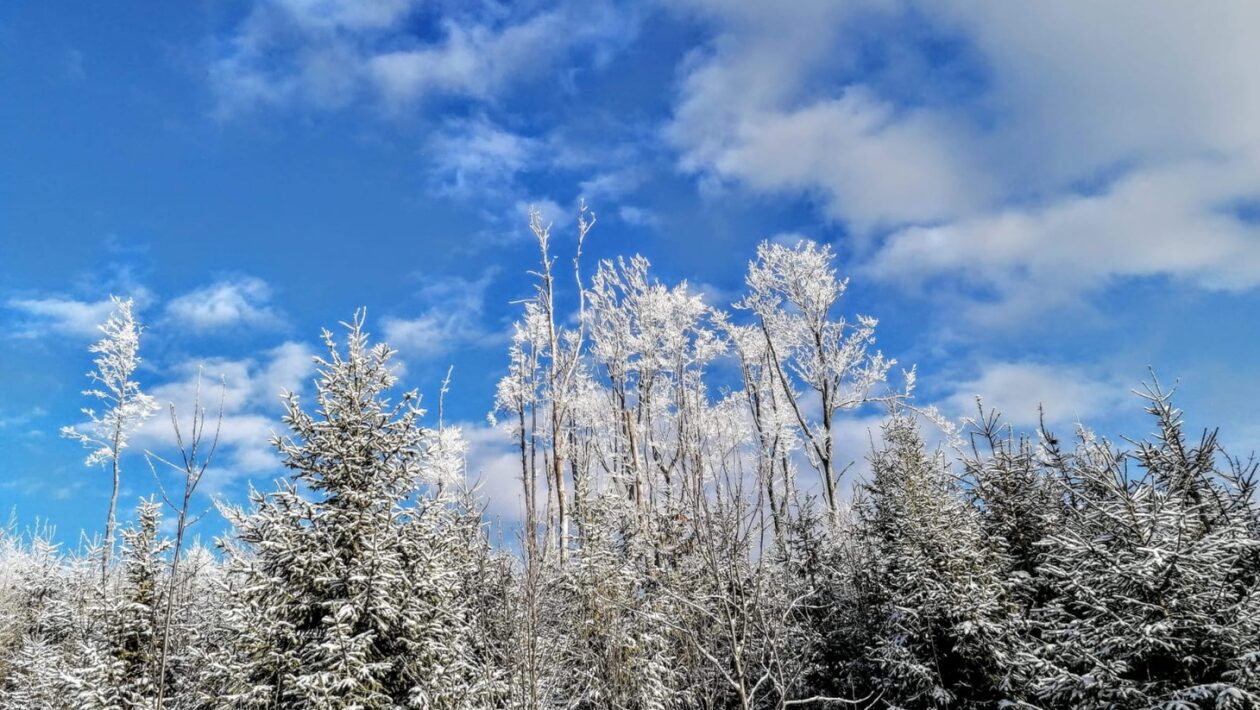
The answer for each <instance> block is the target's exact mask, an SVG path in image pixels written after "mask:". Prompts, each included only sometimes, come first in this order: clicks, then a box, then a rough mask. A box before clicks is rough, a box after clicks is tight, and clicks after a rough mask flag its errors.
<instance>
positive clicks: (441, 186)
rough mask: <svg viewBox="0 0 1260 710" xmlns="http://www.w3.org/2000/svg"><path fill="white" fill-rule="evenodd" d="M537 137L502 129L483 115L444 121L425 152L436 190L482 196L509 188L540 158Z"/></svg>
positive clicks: (467, 195)
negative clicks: (474, 117) (449, 121)
mask: <svg viewBox="0 0 1260 710" xmlns="http://www.w3.org/2000/svg"><path fill="white" fill-rule="evenodd" d="M540 148H541V143H540V141H538V140H537V139H534V138H530V137H527V136H522V135H519V134H516V133H512V132H510V131H506V130H504V129H502V128H500V127H498V126H496V125H494V124H493V123H491V122H490V121H489V120H487V119H486V118H485V117H484V116H483V117H479V118H476V119H472V120H467V121H457V122H451V123H448V124H447V126H446V128H445V130H443V131H441V132H439V133H437V134H436V135H434V136H433V137H432V138H430V140H429V142H428V146H427V151H426V154H427V155H428V156H429V157H430V158H431V159H432V161H433V162H432V164H431V165H430V166H429V169H430V172H432V173H433V175H434V176H435V178H436V179H437V181H438V184H437V188H438V190H439V191H440V192H443V193H445V194H450V195H458V196H460V197H473V196H478V197H482V198H484V197H486V196H487V195H490V194H494V193H495V192H501V191H505V190H507V189H509V188H511V187H513V183H514V181H515V178H516V175H517V174H518V173H520V172H522V171H524V170H527V169H529V167H530V165H531V163H533V162H534V161H536V160H538V159H540V158H541V153H540Z"/></svg>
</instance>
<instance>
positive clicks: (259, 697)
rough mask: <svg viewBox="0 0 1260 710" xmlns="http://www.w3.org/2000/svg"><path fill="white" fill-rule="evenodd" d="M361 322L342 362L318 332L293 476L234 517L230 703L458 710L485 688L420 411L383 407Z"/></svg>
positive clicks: (383, 390)
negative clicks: (236, 642)
mask: <svg viewBox="0 0 1260 710" xmlns="http://www.w3.org/2000/svg"><path fill="white" fill-rule="evenodd" d="M362 326H363V320H362V317H361V316H359V317H356V319H355V320H354V321H353V323H351V324H348V325H347V326H346V327H347V331H348V337H347V345H346V351H345V352H344V353H342V352H341V351H340V349H339V348H338V347H337V344H336V343H335V342H334V340H333V336H332V334H331V333H329V332H327V331H325V333H324V341H325V343H326V345H327V347H328V353H329V354H328V357H327V358H321V359H319V360H317V362H318V365H319V378H318V380H317V383H316V384H317V388H318V391H317V394H316V408H315V410H314V411H313V412H306V411H304V410H303V409H302V408H301V406H300V404H299V401H298V398H297V397H296V396H295V395H292V394H290V395H288V396H287V398H286V408H287V413H286V415H285V417H284V421H285V423H286V424H287V425H288V427H289V429H290V434H289V435H288V436H284V437H278V438H277V439H276V442H275V443H276V447H277V449H278V450H279V451H280V453H281V455H282V456H283V457H284V463H285V466H286V467H287V468H288V469H289V470H290V472H291V473H290V478H289V480H287V481H285V482H284V483H282V484H281V486H280V487H279V489H278V490H277V491H276V492H274V493H271V494H268V495H262V494H258V493H255V494H253V496H252V499H253V502H254V510H253V511H252V512H248V513H246V512H244V511H239V510H237V511H229V515H230V517H231V518H232V519H233V520H234V522H235V524H236V526H237V533H238V535H239V537H240V539H241V541H242V542H243V543H244V544H245V546H246V548H247V549H246V551H245V553H244V554H242V553H241V552H240V551H236V550H235V549H234V548H229V550H230V551H233V552H234V554H233V559H234V563H235V567H236V569H237V573H238V574H239V575H241V577H242V578H243V582H242V585H241V586H240V588H239V594H240V595H241V601H242V606H241V609H240V610H239V613H240V615H241V619H240V622H239V623H240V624H241V628H242V629H243V638H242V642H243V644H244V646H243V648H241V649H240V650H239V655H238V656H237V658H236V661H238V662H239V663H240V664H241V665H240V667H239V668H237V669H234V671H233V672H234V673H235V675H236V681H235V682H236V687H235V688H234V689H233V691H232V693H231V694H230V696H229V697H230V699H231V701H232V702H233V703H237V704H240V705H246V706H253V707H284V708H312V709H313V708H320V709H323V708H351V707H354V708H396V707H418V708H461V707H478V706H479V705H480V702H481V697H482V695H483V694H484V693H485V692H486V688H485V687H484V685H485V684H484V675H483V674H482V673H481V672H480V669H478V668H477V661H478V659H477V657H476V655H475V654H474V652H473V648H472V647H471V644H470V634H471V631H470V629H471V625H472V622H471V620H470V619H469V618H468V609H467V607H466V605H465V600H464V599H462V598H461V597H460V596H459V590H460V582H461V574H462V573H463V572H464V571H465V570H464V569H462V568H461V566H460V563H459V559H460V558H459V557H458V556H457V555H455V554H453V553H454V552H455V551H456V549H457V547H458V545H459V542H460V537H459V535H458V534H456V531H455V528H454V525H455V519H454V516H453V514H452V511H451V506H450V505H449V503H450V502H449V500H447V499H444V498H442V497H441V496H439V495H437V494H434V493H433V492H432V489H431V488H430V489H429V490H428V491H426V492H422V491H421V490H420V487H421V483H422V482H423V481H425V480H426V476H427V475H428V474H429V473H430V471H429V463H430V460H431V455H430V451H429V449H430V442H431V437H430V436H429V435H428V434H427V433H426V432H425V431H423V430H421V429H420V427H419V419H420V417H421V415H422V413H423V412H422V410H421V409H420V408H419V406H418V402H417V397H416V394H415V393H414V392H407V393H405V394H403V395H402V396H401V398H400V399H399V401H397V402H396V403H392V402H391V401H390V399H389V394H390V392H391V390H392V388H393V386H394V384H395V376H394V373H393V369H392V366H391V358H392V357H393V355H394V351H392V350H390V349H389V347H388V346H386V345H383V344H382V345H377V346H374V347H369V345H368V339H367V335H366V334H365V333H364V332H363V327H362ZM308 495H309V498H308Z"/></svg>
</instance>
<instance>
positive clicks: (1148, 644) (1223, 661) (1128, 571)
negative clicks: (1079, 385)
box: [1031, 385, 1260, 708]
mask: <svg viewBox="0 0 1260 710" xmlns="http://www.w3.org/2000/svg"><path fill="white" fill-rule="evenodd" d="M1145 397H1146V399H1147V402H1148V411H1149V412H1150V414H1151V415H1152V417H1153V418H1154V420H1155V423H1156V427H1157V429H1156V434H1155V436H1154V438H1153V440H1148V441H1139V442H1137V444H1136V448H1135V450H1133V451H1132V452H1124V451H1120V450H1117V449H1116V448H1115V447H1113V446H1112V445H1111V444H1110V443H1109V442H1107V441H1106V440H1105V439H1099V438H1096V437H1095V436H1094V435H1093V434H1091V433H1090V432H1088V431H1087V430H1084V429H1081V431H1080V433H1079V444H1078V446H1077V448H1076V450H1075V451H1070V452H1064V451H1062V450H1061V449H1060V448H1059V447H1058V445H1057V443H1056V442H1054V441H1053V440H1052V439H1051V440H1048V441H1047V450H1046V452H1045V457H1046V460H1047V465H1048V466H1050V467H1051V468H1052V469H1053V470H1054V472H1055V475H1056V476H1057V478H1058V480H1059V482H1060V484H1061V485H1062V487H1063V495H1064V498H1065V500H1066V502H1067V509H1066V514H1065V520H1064V524H1063V525H1062V526H1060V527H1058V528H1056V529H1054V530H1053V531H1051V532H1050V533H1049V534H1048V535H1047V536H1046V539H1045V540H1044V541H1043V542H1042V543H1041V544H1042V545H1043V546H1044V547H1045V557H1044V561H1043V562H1042V564H1041V567H1040V570H1041V573H1042V574H1044V575H1046V576H1047V577H1048V578H1049V579H1050V581H1051V582H1052V583H1053V585H1054V591H1055V594H1054V597H1053V598H1052V599H1050V600H1049V601H1048V602H1047V603H1046V604H1045V606H1044V607H1043V608H1042V609H1040V611H1039V615H1040V619H1039V621H1040V626H1041V634H1040V636H1039V637H1038V638H1036V639H1032V643H1033V649H1034V651H1033V654H1034V658H1033V659H1032V661H1031V663H1032V665H1033V667H1034V669H1035V674H1036V678H1037V686H1036V690H1037V693H1038V695H1039V696H1040V698H1041V700H1042V702H1045V703H1048V704H1051V705H1054V706H1059V707H1065V706H1068V705H1070V706H1072V707H1081V708H1103V707H1119V706H1122V707H1164V708H1250V707H1256V706H1257V705H1258V704H1260V685H1258V684H1257V681H1258V680H1260V679H1258V678H1257V673H1256V671H1257V661H1260V657H1257V654H1256V649H1257V648H1260V587H1258V585H1260V540H1258V539H1257V537H1256V520H1257V510H1256V504H1255V475H1256V466H1255V465H1254V464H1246V463H1243V462H1241V461H1238V460H1235V459H1230V458H1229V457H1227V456H1226V455H1225V454H1224V453H1223V452H1222V451H1221V448H1220V445H1219V443H1218V441H1217V438H1216V433H1215V432H1207V433H1205V434H1204V436H1203V437H1202V438H1201V439H1200V440H1199V441H1198V442H1196V443H1192V442H1190V441H1189V440H1187V438H1186V436H1185V434H1184V432H1183V423H1182V418H1181V413H1180V411H1179V410H1177V409H1176V408H1175V407H1174V406H1173V404H1172V402H1171V397H1170V395H1169V393H1167V392H1164V391H1163V390H1161V389H1160V388H1159V387H1158V385H1152V386H1151V387H1150V388H1149V389H1148V391H1147V392H1146V393H1145ZM1130 464H1133V465H1130Z"/></svg>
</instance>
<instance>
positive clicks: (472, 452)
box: [459, 422, 542, 525]
mask: <svg viewBox="0 0 1260 710" xmlns="http://www.w3.org/2000/svg"><path fill="white" fill-rule="evenodd" d="M459 426H460V429H461V430H462V433H463V436H464V440H465V441H467V442H468V454H467V462H466V466H467V478H468V483H469V485H476V486H477V490H478V493H479V494H480V497H481V499H482V500H483V501H484V502H485V504H486V513H487V515H488V516H489V517H490V518H497V519H498V520H499V521H501V522H502V523H504V524H505V525H512V524H514V523H519V522H520V521H521V520H522V519H523V518H524V516H525V494H524V490H523V488H522V485H521V454H520V450H519V449H517V448H514V447H513V444H512V438H511V436H509V435H508V434H507V433H506V432H504V431H502V430H500V429H497V428H494V427H490V426H487V425H485V424H478V423H475V422H464V423H461V424H460V425H459ZM540 487H541V486H540ZM538 502H539V504H540V505H541V504H542V501H541V500H540V501H538Z"/></svg>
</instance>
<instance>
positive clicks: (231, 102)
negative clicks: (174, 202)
mask: <svg viewBox="0 0 1260 710" xmlns="http://www.w3.org/2000/svg"><path fill="white" fill-rule="evenodd" d="M420 8H421V4H420V3H419V2H415V1H412V0H381V1H379V2H362V3H359V2H348V1H340V0H337V1H334V0H324V1H307V0H302V1H297V0H282V1H273V2H262V3H259V4H258V5H257V6H255V8H254V9H253V10H252V11H251V12H250V14H249V15H248V16H247V17H246V18H245V19H244V20H243V21H242V22H241V23H240V25H239V26H238V27H237V28H236V29H235V31H234V32H233V33H232V34H231V35H229V36H227V37H225V38H221V39H220V41H219V48H220V52H219V56H218V57H217V58H216V59H215V60H214V61H213V62H212V63H211V65H210V68H209V76H210V80H211V84H212V87H213V89H214V92H215V96H216V99H217V109H216V114H217V115H218V116H219V117H221V118H230V117H232V116H235V115H239V114H240V113H242V112H247V111H251V110H255V109H258V108H262V107H267V106H271V107H278V106H290V105H295V104H297V105H309V106H313V107H316V108H324V109H336V108H341V107H344V106H346V105H347V104H349V103H350V102H351V101H352V100H354V99H355V98H358V97H359V96H361V95H363V94H364V93H367V94H370V95H372V96H375V97H376V98H377V100H378V101H379V103H380V105H381V106H382V107H384V108H385V109H386V110H387V111H391V112H396V111H399V110H401V109H405V108H408V107H411V106H414V105H416V104H417V103H419V102H422V101H424V100H426V99H428V98H430V97H436V96H447V97H458V98H465V99H473V100H477V101H490V100H492V99H494V98H495V97H496V96H497V95H498V94H499V93H501V92H502V91H504V90H505V89H506V88H507V87H509V86H511V85H513V84H515V83H516V82H518V81H521V80H524V79H528V78H536V77H539V76H546V75H547V73H548V69H549V68H551V67H552V66H553V65H554V64H555V63H556V62H558V61H560V60H561V59H563V58H566V57H571V56H573V55H574V54H575V53H582V54H584V55H587V56H589V57H591V61H599V58H600V56H602V55H603V54H604V53H607V52H610V51H615V48H617V47H620V46H623V45H624V43H626V42H627V41H628V40H629V38H632V37H633V36H634V33H635V27H636V26H637V22H636V21H635V14H634V13H633V12H631V11H629V10H623V9H621V8H619V7H618V6H617V5H615V4H613V3H609V2H599V3H595V4H590V3H582V4H579V3H561V4H559V5H558V6H555V7H552V8H548V9H544V10H524V9H513V8H511V7H509V6H498V5H482V4H474V5H469V6H467V7H465V8H462V9H457V8H455V7H454V6H452V7H449V8H447V9H448V10H449V12H447V13H446V14H445V15H444V16H443V18H442V19H441V21H440V22H438V23H437V27H436V28H435V29H436V32H435V33H433V34H434V35H435V36H431V37H429V36H425V37H422V36H421V34H419V33H416V32H415V31H414V28H415V27H416V24H415V23H416V22H429V21H431V18H429V17H425V16H423V13H422V12H421V11H420Z"/></svg>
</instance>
